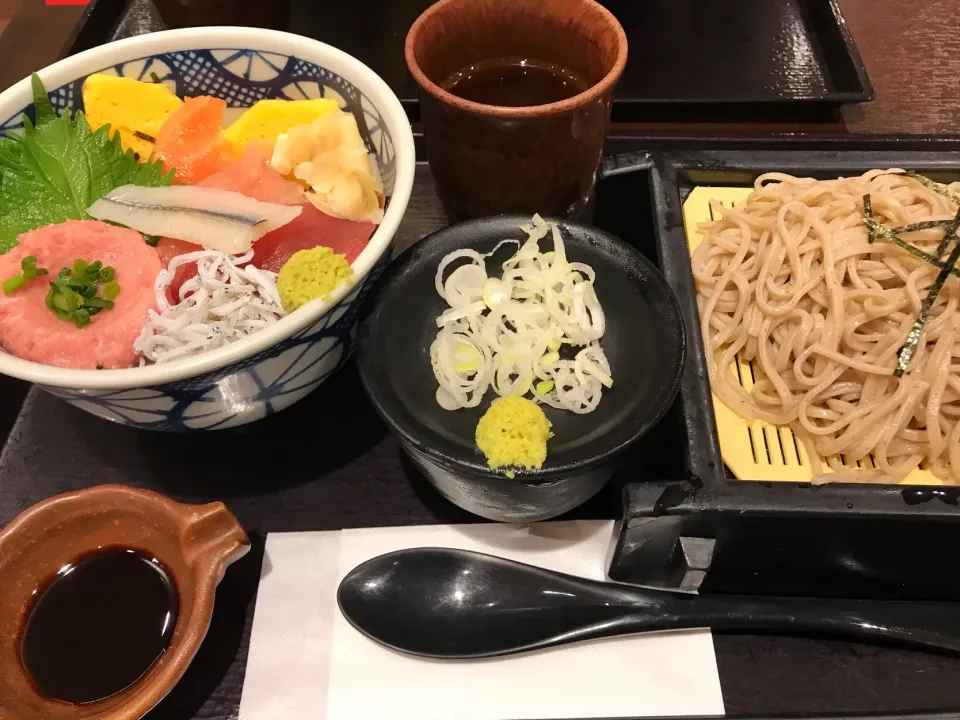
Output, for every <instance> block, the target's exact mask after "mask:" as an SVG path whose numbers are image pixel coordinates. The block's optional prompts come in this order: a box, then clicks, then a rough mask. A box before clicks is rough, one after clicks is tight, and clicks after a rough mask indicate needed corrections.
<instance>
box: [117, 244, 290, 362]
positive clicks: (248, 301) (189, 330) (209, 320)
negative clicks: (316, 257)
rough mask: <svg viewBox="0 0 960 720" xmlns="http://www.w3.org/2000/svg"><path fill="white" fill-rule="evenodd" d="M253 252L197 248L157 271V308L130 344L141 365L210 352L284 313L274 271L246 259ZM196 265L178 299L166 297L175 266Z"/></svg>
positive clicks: (268, 323) (259, 328) (259, 327)
mask: <svg viewBox="0 0 960 720" xmlns="http://www.w3.org/2000/svg"><path fill="white" fill-rule="evenodd" d="M252 258H253V251H250V252H247V253H245V254H244V255H239V256H230V255H224V254H223V253H221V252H217V251H216V250H200V251H197V252H192V253H186V254H185V255H178V256H177V257H175V258H173V259H172V260H171V261H170V265H169V266H168V267H167V268H166V269H164V270H162V271H161V272H160V275H159V276H158V277H157V281H156V285H155V286H154V290H155V292H156V302H157V309H158V311H156V312H155V311H153V310H151V311H150V312H149V313H148V317H147V322H146V323H145V325H144V327H143V331H142V332H141V333H140V336H139V337H138V338H137V340H136V342H135V343H134V350H135V351H136V352H137V353H139V354H141V355H142V359H141V365H142V364H145V363H147V362H153V363H162V362H169V361H170V360H175V359H177V358H181V357H185V356H187V355H197V354H199V353H203V352H207V351H209V350H214V349H216V348H218V347H222V346H223V345H227V344H228V343H231V342H233V341H235V340H239V339H240V338H243V337H246V336H247V335H250V334H251V333H255V332H257V331H258V330H262V329H263V328H265V327H266V326H267V325H270V324H271V323H274V322H276V321H277V320H279V319H280V318H281V317H283V316H284V315H286V313H285V312H284V310H283V305H282V304H281V302H280V294H279V293H278V292H277V282H276V281H277V274H276V273H273V272H268V271H266V270H261V269H259V268H256V267H254V266H252V265H246V267H241V266H242V265H244V264H245V263H248V262H250V260H251V259H252ZM193 262H195V263H196V264H197V275H196V277H193V278H191V279H189V280H187V281H186V282H185V283H183V285H182V286H181V287H180V290H179V295H180V297H179V300H180V301H179V302H178V303H177V304H175V305H171V304H170V303H169V302H168V301H167V288H168V287H169V285H170V283H171V282H172V281H173V278H174V276H175V275H176V273H177V268H179V267H180V266H182V265H186V264H188V263H193Z"/></svg>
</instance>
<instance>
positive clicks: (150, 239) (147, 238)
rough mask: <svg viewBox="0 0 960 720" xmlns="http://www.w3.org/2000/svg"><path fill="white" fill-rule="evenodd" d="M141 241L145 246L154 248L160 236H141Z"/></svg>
mask: <svg viewBox="0 0 960 720" xmlns="http://www.w3.org/2000/svg"><path fill="white" fill-rule="evenodd" d="M143 241H144V242H145V243H146V244H147V245H149V246H150V247H156V246H157V245H159V244H160V236H159V235H144V236H143Z"/></svg>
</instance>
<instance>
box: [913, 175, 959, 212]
mask: <svg viewBox="0 0 960 720" xmlns="http://www.w3.org/2000/svg"><path fill="white" fill-rule="evenodd" d="M903 175H904V176H906V177H908V178H913V179H914V180H916V181H917V182H918V183H920V184H921V185H923V186H924V187H925V188H927V189H929V190H933V191H934V192H935V193H937V194H938V195H943V196H944V197H945V198H947V199H948V200H949V201H950V202H952V203H953V204H954V205H960V195H957V194H956V193H955V192H953V190H951V189H950V188H948V187H947V186H946V185H944V184H943V183H938V182H937V181H936V180H931V179H930V178H928V177H924V176H923V175H921V174H920V173H915V172H914V171H913V170H905V171H904V172H903Z"/></svg>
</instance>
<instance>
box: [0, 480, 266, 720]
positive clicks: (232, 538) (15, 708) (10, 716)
mask: <svg viewBox="0 0 960 720" xmlns="http://www.w3.org/2000/svg"><path fill="white" fill-rule="evenodd" d="M249 547H250V546H249V540H248V539H247V535H246V533H245V532H244V531H243V528H242V527H241V526H240V524H239V522H238V521H237V519H236V518H235V517H234V516H233V515H232V514H230V512H229V511H228V510H227V508H226V507H225V506H224V505H223V504H222V503H219V502H217V503H210V504H209V505H183V504H180V503H176V502H174V501H172V500H170V499H169V498H166V497H164V496H162V495H159V494H157V493H154V492H150V491H147V490H140V489H136V488H132V487H127V486H122V485H101V486H98V487H93V488H89V489H87V490H81V491H78V492H73V493H68V494H65V495H58V496H56V497H52V498H49V499H48V500H45V501H43V502H41V503H39V504H37V505H35V506H33V507H32V508H30V509H28V510H26V511H25V512H24V513H22V514H21V515H20V516H18V517H17V518H16V519H15V520H13V522H11V523H10V525H8V526H7V527H6V528H5V529H4V530H3V531H2V532H0V578H2V582H0V720H31V719H33V718H37V719H39V718H43V720H86V719H87V718H89V719H91V720H92V719H93V718H97V720H135V719H136V718H140V717H142V716H143V715H145V714H146V713H147V712H149V710H150V709H151V708H153V707H154V706H155V705H156V704H157V703H158V702H159V701H160V700H161V699H162V698H163V697H164V696H165V695H166V694H167V693H168V692H170V690H171V689H172V688H173V687H174V685H176V684H177V681H179V680H180V678H181V676H182V675H183V673H184V672H185V671H186V669H187V667H188V666H189V665H190V662H191V661H192V660H193V658H194V655H195V654H196V652H197V650H198V649H199V647H200V644H201V643H202V642H203V638H204V637H205V635H206V633H207V630H208V628H209V626H210V619H211V617H212V615H213V605H214V595H215V592H216V588H217V584H218V583H219V582H220V580H221V578H222V577H223V574H224V571H225V570H226V568H227V566H228V565H230V564H231V563H232V562H234V561H235V560H237V559H239V558H240V557H242V556H243V555H244V554H246V552H247V550H249ZM101 548H103V549H106V548H127V549H131V550H136V551H139V552H141V553H143V554H144V555H147V556H150V557H153V558H156V559H157V560H158V561H159V562H160V563H161V564H162V565H163V566H164V568H165V569H166V570H167V572H168V573H169V576H170V579H171V581H172V582H173V584H174V585H175V587H176V590H177V594H178V596H179V604H180V607H179V617H178V619H177V625H176V629H175V630H174V633H173V637H172V639H171V642H170V645H169V647H168V648H167V650H166V651H165V652H164V653H163V654H162V655H161V656H160V658H159V659H158V660H157V661H156V662H155V663H154V664H153V666H152V667H151V668H150V669H149V670H148V671H147V672H146V673H145V674H144V675H143V677H141V678H140V679H139V680H138V681H137V682H136V683H134V684H133V685H132V686H131V687H129V688H128V689H126V690H125V691H123V692H121V693H119V694H117V695H114V696H112V697H109V698H107V699H105V700H101V701H99V702H95V703H89V704H82V705H72V704H69V703H65V702H61V701H59V700H53V699H49V698H45V697H43V696H41V695H40V694H39V693H38V692H37V690H36V689H35V687H34V685H33V683H32V682H31V680H30V678H29V676H28V675H27V672H26V670H25V669H24V667H23V664H22V662H21V654H20V643H21V636H22V631H23V628H24V625H25V623H26V619H27V617H28V615H29V613H30V611H31V609H32V607H33V604H34V601H35V600H36V598H37V594H38V593H39V592H40V591H42V590H43V589H44V588H45V587H46V586H47V585H48V584H49V583H50V582H51V580H52V579H53V578H54V577H55V576H56V574H57V571H58V570H59V569H60V568H61V567H62V566H64V565H65V564H66V563H70V562H73V561H75V560H76V559H77V558H80V557H83V556H86V555H89V554H91V553H95V552H97V551H98V550H99V549H101Z"/></svg>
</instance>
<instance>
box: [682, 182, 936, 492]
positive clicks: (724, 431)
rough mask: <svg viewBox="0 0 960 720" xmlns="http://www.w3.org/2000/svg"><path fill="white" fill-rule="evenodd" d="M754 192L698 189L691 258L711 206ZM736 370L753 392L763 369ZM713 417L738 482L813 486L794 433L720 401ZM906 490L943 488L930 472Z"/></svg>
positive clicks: (866, 463)
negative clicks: (754, 384) (758, 481)
mask: <svg viewBox="0 0 960 720" xmlns="http://www.w3.org/2000/svg"><path fill="white" fill-rule="evenodd" d="M752 191H753V190H752V188H742V187H697V188H694V189H693V190H692V191H691V193H690V195H689V196H688V197H687V200H686V202H684V204H683V226H684V230H685V232H686V236H687V247H688V248H689V250H690V253H691V254H692V253H693V251H694V250H695V249H696V248H697V246H698V245H699V244H700V242H701V240H703V234H702V233H700V232H699V231H698V230H697V226H698V225H699V224H700V223H703V222H709V221H711V220H714V219H715V218H714V217H713V214H712V212H711V209H710V200H711V199H714V200H717V201H719V202H720V203H721V204H722V205H724V206H726V207H734V206H735V205H737V204H738V203H741V202H743V201H744V200H746V199H747V196H748V195H750V193H751V192H752ZM731 370H732V371H733V372H735V373H736V375H737V378H738V379H739V381H740V385H741V386H742V387H743V389H744V390H746V391H747V392H750V390H751V389H752V388H753V383H754V379H755V377H756V373H757V372H758V368H755V367H754V364H753V363H752V362H747V361H744V360H743V359H741V358H740V357H739V356H738V357H737V361H736V363H734V365H733V367H731ZM711 394H712V393H711ZM713 412H714V415H715V416H716V420H717V434H718V435H719V437H720V455H721V456H722V457H723V462H724V463H726V465H727V467H729V468H730V470H731V472H733V474H734V475H735V476H736V477H737V478H738V479H740V480H781V481H785V482H809V481H810V480H812V479H813V474H814V473H813V465H812V464H811V462H810V458H809V456H808V455H807V451H806V449H805V448H804V447H803V445H801V444H800V443H799V442H798V441H797V438H796V437H795V436H794V434H793V431H792V430H791V429H790V428H787V427H777V426H775V425H771V424H770V423H767V422H764V421H762V420H747V419H746V418H742V417H740V416H739V415H737V414H736V413H735V412H734V411H733V410H731V409H730V408H729V407H728V406H727V405H726V404H724V403H723V402H722V401H721V400H720V399H719V398H718V397H717V396H716V395H713ZM840 460H841V463H842V464H843V465H845V466H846V467H849V468H851V469H855V468H864V469H869V468H872V467H874V465H873V460H872V458H870V457H869V456H868V457H866V458H864V459H863V460H861V461H860V462H858V463H856V464H853V463H848V461H847V460H846V458H843V457H842V456H841V458H840ZM823 468H824V471H825V472H832V470H830V469H829V467H828V466H827V464H826V461H825V460H824V461H823ZM901 484H904V485H942V484H943V482H942V481H941V480H940V479H938V478H937V477H935V476H934V475H933V473H931V472H929V471H928V470H924V469H922V468H917V469H916V470H914V471H913V472H911V473H910V474H909V475H907V476H906V477H905V478H904V479H903V480H902V481H901Z"/></svg>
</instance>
